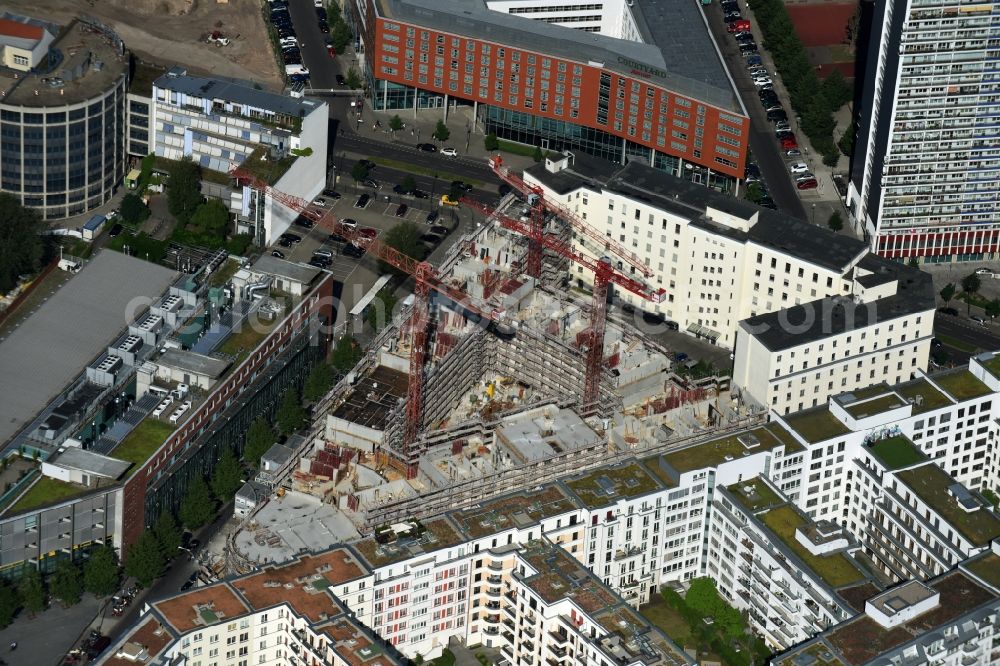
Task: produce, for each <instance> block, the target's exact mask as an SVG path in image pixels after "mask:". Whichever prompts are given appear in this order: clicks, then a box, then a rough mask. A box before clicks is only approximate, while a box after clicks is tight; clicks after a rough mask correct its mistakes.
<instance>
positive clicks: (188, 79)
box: [153, 67, 323, 118]
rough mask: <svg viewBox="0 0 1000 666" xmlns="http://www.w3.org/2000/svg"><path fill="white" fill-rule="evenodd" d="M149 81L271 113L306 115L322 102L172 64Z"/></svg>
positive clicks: (161, 86)
mask: <svg viewBox="0 0 1000 666" xmlns="http://www.w3.org/2000/svg"><path fill="white" fill-rule="evenodd" d="M153 85H154V86H156V87H157V88H160V89H162V90H173V91H175V92H179V93H184V94H185V95H192V96H194V97H203V98H208V99H221V100H225V101H227V102H235V103H237V104H246V105H248V106H252V107H254V108H257V109H266V110H268V111H273V112H274V113H282V114H285V115H288V116H295V117H301V118H304V117H305V116H308V115H309V114H310V113H312V112H313V111H314V110H315V109H317V108H319V107H320V106H322V104H323V103H322V102H318V101H316V100H313V99H306V98H301V99H296V98H294V97H289V96H288V95H278V94H276V93H272V92H268V91H266V90H258V89H256V88H253V87H251V86H245V85H240V84H239V83H234V82H232V81H226V80H225V79H219V78H212V79H208V78H204V77H201V76H189V75H188V74H186V73H185V72H184V70H183V69H180V68H176V67H175V68H173V69H171V70H170V71H168V72H167V73H166V74H164V75H163V76H161V77H160V78H158V79H156V81H154V82H153Z"/></svg>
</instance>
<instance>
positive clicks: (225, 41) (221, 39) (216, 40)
mask: <svg viewBox="0 0 1000 666" xmlns="http://www.w3.org/2000/svg"><path fill="white" fill-rule="evenodd" d="M206 41H207V42H208V43H209V44H215V45H216V46H229V38H228V37H226V36H225V35H223V34H222V33H221V32H219V31H218V30H213V31H212V33H211V34H210V35H209V36H208V39H207V40H206Z"/></svg>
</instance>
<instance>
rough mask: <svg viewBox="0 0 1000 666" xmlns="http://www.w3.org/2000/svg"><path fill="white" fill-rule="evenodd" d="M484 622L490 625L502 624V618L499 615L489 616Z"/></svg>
mask: <svg viewBox="0 0 1000 666" xmlns="http://www.w3.org/2000/svg"><path fill="white" fill-rule="evenodd" d="M484 621H485V622H487V623H489V624H500V616H499V615H487V616H486V617H485V618H484Z"/></svg>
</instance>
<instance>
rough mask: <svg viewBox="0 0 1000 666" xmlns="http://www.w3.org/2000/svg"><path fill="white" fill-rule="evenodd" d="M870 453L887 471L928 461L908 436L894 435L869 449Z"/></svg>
mask: <svg viewBox="0 0 1000 666" xmlns="http://www.w3.org/2000/svg"><path fill="white" fill-rule="evenodd" d="M868 451H869V453H871V454H872V456H874V457H875V459H876V460H878V461H879V462H880V463H882V465H884V466H885V468H886V469H889V470H896V469H901V468H903V467H909V466H910V465H916V464H917V463H919V462H923V461H925V460H927V456H925V455H924V454H923V453H922V452H921V451H920V449H918V448H917V447H916V446H914V444H913V442H911V441H910V438H909V437H907V436H906V435H893V436H892V437H887V438H885V439H882V440H879V441H877V442H875V443H874V444H872V445H871V446H869V447H868Z"/></svg>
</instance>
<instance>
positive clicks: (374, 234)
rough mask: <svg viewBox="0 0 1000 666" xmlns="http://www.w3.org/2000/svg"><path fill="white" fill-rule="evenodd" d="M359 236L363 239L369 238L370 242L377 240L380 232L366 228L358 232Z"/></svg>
mask: <svg viewBox="0 0 1000 666" xmlns="http://www.w3.org/2000/svg"><path fill="white" fill-rule="evenodd" d="M358 234H359V235H360V236H361V237H362V238H367V239H368V240H375V239H376V238H378V230H376V229H372V228H371V227H365V228H364V229H361V230H360V231H358Z"/></svg>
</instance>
